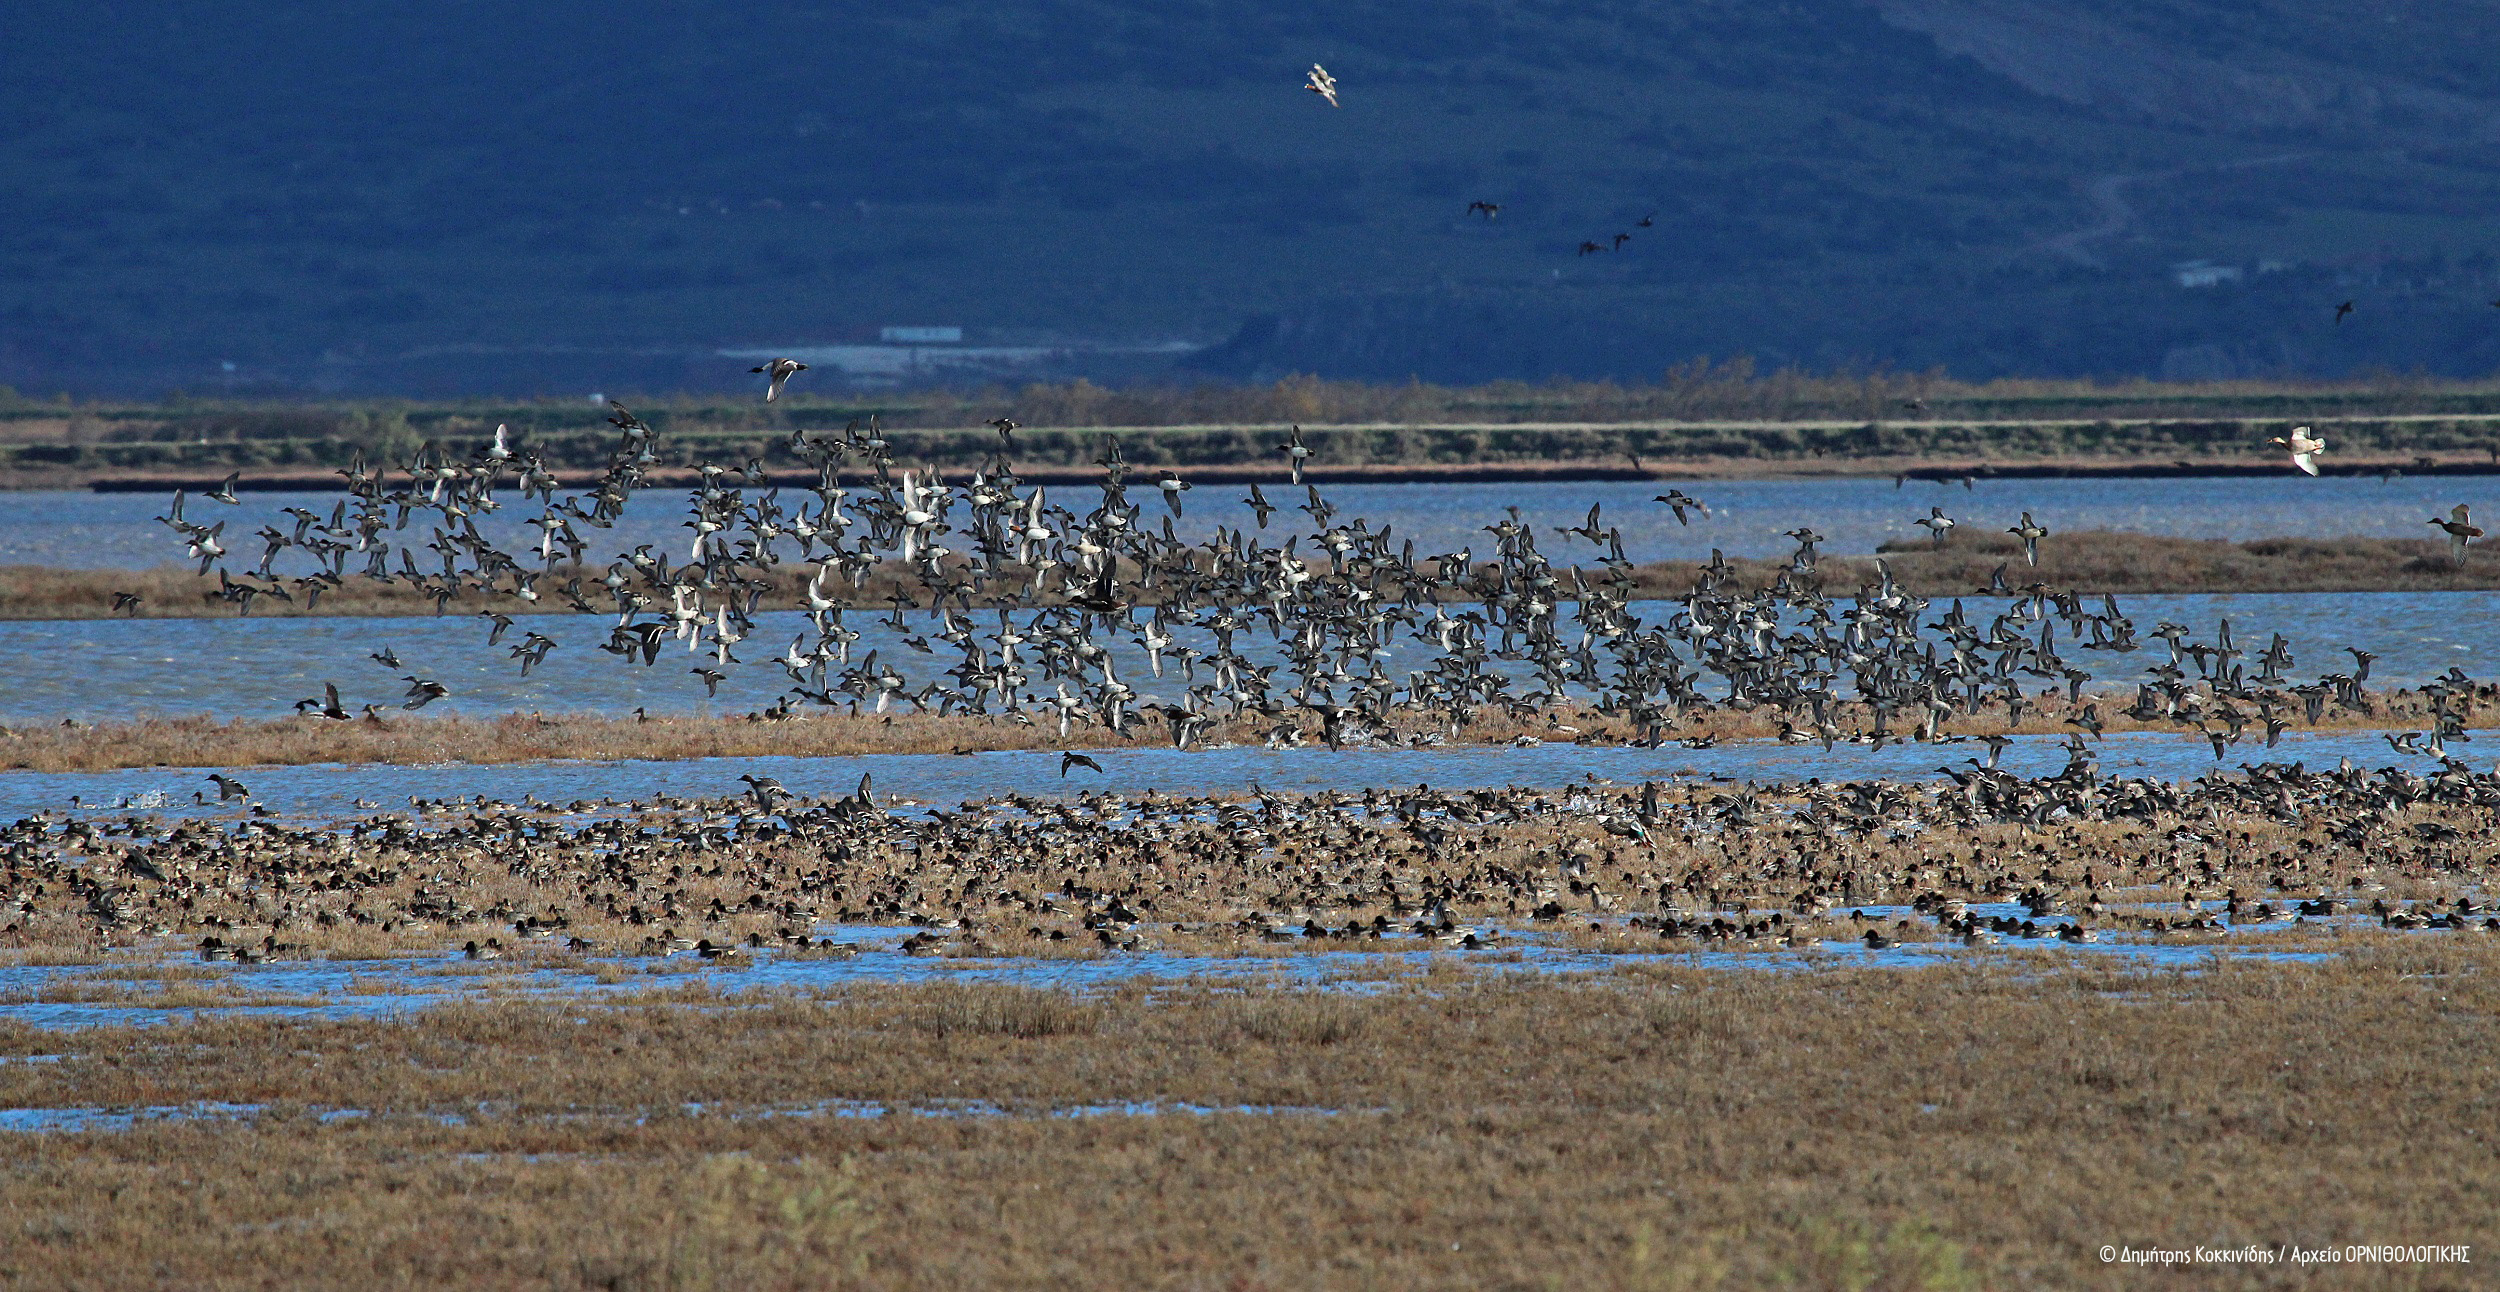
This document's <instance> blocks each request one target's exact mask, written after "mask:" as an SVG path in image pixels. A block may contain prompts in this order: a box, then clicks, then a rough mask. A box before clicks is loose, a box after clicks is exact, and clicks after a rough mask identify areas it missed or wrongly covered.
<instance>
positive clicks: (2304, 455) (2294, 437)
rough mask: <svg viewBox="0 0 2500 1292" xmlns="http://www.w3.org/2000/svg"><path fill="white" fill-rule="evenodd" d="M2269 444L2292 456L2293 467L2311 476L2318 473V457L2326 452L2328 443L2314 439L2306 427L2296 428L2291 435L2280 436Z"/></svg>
mask: <svg viewBox="0 0 2500 1292" xmlns="http://www.w3.org/2000/svg"><path fill="white" fill-rule="evenodd" d="M2267 442H2268V443H2270V444H2273V445H2275V446H2276V447H2278V448H2280V449H2282V450H2283V451H2284V452H2286V453H2289V454H2291V455H2292V465H2293V466H2296V467H2299V468H2300V469H2301V470H2303V471H2306V472H2308V473H2309V474H2310V475H2316V474H2317V473H2318V462H2317V457H2318V455H2319V454H2321V453H2324V452H2326V441H2324V440H2321V439H2316V438H2313V437H2312V436H2311V435H2310V434H2309V428H2308V427H2306V426H2295V427H2293V428H2292V433H2291V434H2290V435H2278V436H2276V437H2274V438H2273V439H2272V440H2269V441H2267Z"/></svg>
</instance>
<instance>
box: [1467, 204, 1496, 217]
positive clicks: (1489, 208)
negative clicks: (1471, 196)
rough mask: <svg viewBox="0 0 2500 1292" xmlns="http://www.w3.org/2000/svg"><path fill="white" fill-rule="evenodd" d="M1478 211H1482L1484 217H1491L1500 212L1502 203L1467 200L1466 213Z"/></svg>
mask: <svg viewBox="0 0 2500 1292" xmlns="http://www.w3.org/2000/svg"><path fill="white" fill-rule="evenodd" d="M1479 212H1481V213H1483V215H1484V218H1485V219H1488V220H1490V219H1493V218H1494V217H1496V216H1499V215H1500V214H1501V213H1502V204H1501V203H1499V202H1469V203H1468V204H1467V214H1469V215H1475V214H1477V213H1479Z"/></svg>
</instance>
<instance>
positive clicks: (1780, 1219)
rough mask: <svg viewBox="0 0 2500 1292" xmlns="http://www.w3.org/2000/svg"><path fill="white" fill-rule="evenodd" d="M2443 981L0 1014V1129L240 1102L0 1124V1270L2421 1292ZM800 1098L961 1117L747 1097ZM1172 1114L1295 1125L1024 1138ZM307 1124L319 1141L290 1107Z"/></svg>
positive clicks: (2333, 961)
mask: <svg viewBox="0 0 2500 1292" xmlns="http://www.w3.org/2000/svg"><path fill="white" fill-rule="evenodd" d="M2495 968H2500V960H2496V959H2495V955H2494V952H2493V951H2492V950H2491V949H2490V948H2488V947H2477V946H2472V945H2469V944H2464V943H2441V944H2436V945H2420V944H2406V945H2401V946H2393V945H2391V946H2385V947H2380V946H2375V945H2373V946H2371V947H2367V948H2362V949H2356V950H2354V951H2351V952H2349V953H2346V954H2339V955H2336V956H2333V957H2331V958H2330V959H2329V960H2327V961H2326V962H2324V963H2320V964H2264V965H2232V964H2229V963H2223V964H2218V965H2216V966H2215V967H2214V968H2213V969H2211V970H2208V971H2206V972H2202V973H2198V974H2194V975H2168V974H2122V973H2111V972H2108V971H2105V970H2095V969H2091V968H2088V967H2082V966H2069V965H2066V964H2064V963H2062V962H2060V961H2058V960H2056V959H2053V958H2048V959H2043V960H2042V961H2041V962H2040V963H2038V964H2024V965H2021V966H2019V967H2011V968H2006V967H1999V968H1984V967H1976V966H1966V967H1954V968H1940V969H1931V970H1921V971H1916V972H1902V971H1852V970H1826V971H1820V972H1808V973H1791V974H1768V973H1724V972H1723V973H1715V974H1714V973H1706V972H1698V971H1690V970H1678V969H1669V968H1655V967H1643V968H1640V969H1637V970H1629V971H1625V972H1619V973H1614V974H1608V975H1601V976H1599V977H1597V978H1594V979H1589V980H1577V981H1570V982H1552V981H1523V980H1517V979H1503V978H1492V977H1476V976H1472V975H1468V974H1464V973H1461V972H1455V971H1451V972H1440V973H1435V974H1432V975H1429V976H1427V977H1425V978H1422V979H1419V980H1414V981H1411V982H1408V983H1405V984H1402V985H1392V986H1390V987H1389V988H1388V989H1386V990H1383V991H1380V992H1377V993H1375V994H1366V995H1351V994H1331V993H1319V992H1311V991H1289V990H1256V991H1252V992H1250V993H1248V994H1246V995H1245V994H1241V993H1238V992H1234V991H1215V990H1201V989H1192V988H1185V987H1181V988H1165V989H1160V990H1158V991H1156V992H1154V993H1153V994H1152V996H1151V997H1149V995H1148V994H1147V993H1145V992H1142V991H1123V992H1115V993H1112V994H1109V995H1106V996H1096V997H1086V998H1077V997H1071V996H1067V995H1063V994H1058V993H1052V992H1040V991H1026V990H1020V989H1015V988H1006V987H994V986H946V985H940V986H931V987H919V988H883V989H866V988H864V989H858V990H853V991H846V992H839V993H833V994H807V993H786V992H785V993H769V994H757V995H746V994H733V995H719V994H713V993H711V992H709V991H708V990H698V991H694V992H689V993H682V994H681V995H680V996H679V999H678V1001H677V1003H670V1004H651V1005H637V1006H628V1007H622V1008H604V1007H603V1008H588V1009H585V1008H583V1007H582V1006H579V1005H562V1006H548V1005H535V1004H482V1005H477V1006H466V1007H454V1008H442V1009H435V1010H430V1011H426V1012H423V1013H418V1014H415V1015H413V1016H410V1017H408V1018H406V1019H404V1020H402V1021H392V1022H379V1021H376V1022H353V1023H320V1022H287V1021H265V1020H214V1021H202V1022H193V1023H177V1024H172V1025H168V1026H164V1027H153V1028H143V1029H131V1030H114V1029H108V1030H99V1031H92V1032H85V1033H79V1034H74V1035H68V1036H61V1035H49V1034H41V1033H36V1032H32V1031H29V1030H26V1029H23V1028H10V1029H4V1030H0V1048H4V1049H6V1050H8V1051H11V1052H14V1053H19V1054H25V1053H52V1054H58V1053H64V1052H66V1053H67V1055H68V1057H67V1058H65V1059H64V1060H62V1061H59V1062H51V1063H42V1064H11V1065H7V1066H5V1067H0V1102H5V1103H6V1104H7V1105H8V1106H11V1107H20V1108H50V1107H96V1106H131V1105H163V1104H177V1103H185V1102H192V1101H220V1102H225V1103H234V1104H255V1105H261V1106H263V1107H264V1108H265V1109H266V1110H267V1111H265V1112H264V1113H262V1114H260V1115H258V1116H255V1117H251V1118H249V1119H248V1120H246V1121H243V1122H241V1123H239V1124H219V1123H205V1124H201V1123H182V1122H164V1123H154V1124H143V1125H142V1126H141V1127H140V1128H139V1129H134V1130H130V1131H125V1132H100V1133H81V1134H57V1135H44V1134H20V1135H5V1136H0V1170H5V1171H6V1173H7V1176H8V1178H9V1179H10V1181H11V1183H10V1186H9V1187H8V1188H7V1189H6V1190H0V1231H5V1232H6V1233H8V1234H9V1235H10V1236H11V1238H10V1241H9V1242H8V1243H6V1244H0V1278H6V1279H8V1280H9V1281H11V1282H12V1283H22V1284H25V1285H27V1286H107V1285H113V1286H131V1285H136V1284H148V1285H171V1286H184V1287H200V1288H220V1287H242V1286H253V1287H271V1286H278V1287H293V1286H340V1285H348V1284H364V1285H371V1284H381V1283H396V1282H415V1283H422V1284H428V1285H435V1286H446V1285H460V1286H468V1287H523V1286H526V1287H551V1286H552V1287H586V1288H613V1289H628V1288H632V1289H641V1288H709V1287H732V1286H735V1287H743V1288H784V1287H788V1288H798V1287H811V1288H812V1287H826V1286H854V1287H917V1288H953V1287H963V1288H991V1287H1010V1286H1013V1287H1071V1288H1073V1287H1088V1288H1090V1287H1102V1286H1128V1287H1136V1286H1223V1287H1240V1288H1266V1287H1274V1288H1286V1287H1293V1288H1337V1287H1344V1288H1354V1287H1380V1286H1388V1285H1396V1286H1467V1287H1487V1288H1523V1289H1524V1288H1542V1287H1555V1286H1561V1287H1597V1288H1674V1289H1720V1288H1743V1287H1764V1286H1802V1287H1816V1288H1839V1287H1849V1288H1881V1289H1922V1290H1928V1292H1948V1290H1951V1289H1966V1288H2013V1287H2064V1288H2075V1287H2109V1288H2118V1287H2138V1286H2142V1284H2143V1283H2144V1281H2145V1280H2146V1279H2147V1278H2159V1279H2162V1280H2163V1281H2165V1282H2168V1281H2172V1280H2180V1279H2186V1280H2192V1281H2193V1283H2194V1285H2195V1286H2199V1287H2231V1288H2241V1287H2245V1288H2261V1287H2281V1286H2288V1285H2293V1284H2300V1285H2306V1283H2307V1282H2308V1276H2307V1273H2306V1272H2305V1271H2301V1270H2296V1269H2292V1268H2289V1267H2287V1266H2284V1265H2277V1266H2272V1267H2263V1266H2259V1267H2247V1266H2201V1267H2193V1268H2186V1269H2178V1268H2174V1269H2168V1270H2162V1271H2157V1272H2156V1271H2147V1270H2145V1269H2142V1268H2141V1267H2137V1266H2133V1265H2123V1264H2117V1263H2105V1261H2104V1260H2103V1257H2102V1256H2101V1251H2102V1249H2103V1247H2104V1246H2105V1245H2106V1246H2124V1247H2130V1248H2135V1249H2144V1248H2189V1247H2195V1246H2207V1247H2217V1248H2233V1247H2239V1246H2242V1245H2250V1244H2253V1245H2256V1246H2258V1247H2262V1248H2267V1249H2270V1250H2271V1249H2274V1248H2277V1247H2279V1246H2282V1245H2289V1244H2297V1245H2300V1246H2302V1247H2308V1248H2317V1247H2324V1246H2336V1247H2341V1246H2342V1245H2344V1244H2348V1243H2357V1242H2368V1243H2437V1244H2469V1243H2470V1244H2475V1245H2476V1246H2475V1250H2474V1253H2473V1256H2474V1258H2475V1260H2476V1265H2473V1266H2462V1267H2460V1266H2453V1265H2452V1266H2446V1267H2435V1266H2403V1265H2399V1266H2379V1267H2371V1268H2368V1269H2367V1270H2366V1271H2353V1270H2346V1271H2344V1273H2343V1274H2342V1275H2341V1276H2340V1277H2338V1278H2336V1279H2335V1282H2336V1283H2337V1285H2359V1284H2361V1283H2365V1282H2366V1284H2367V1285H2368V1286H2373V1287H2398V1288H2436V1287H2455V1286H2462V1285H2464V1284H2466V1283H2470V1282H2474V1281H2478V1279H2479V1275H2476V1274H2475V1273H2474V1271H2475V1270H2476V1269H2478V1268H2479V1267H2480V1265H2481V1263H2483V1262H2485V1261H2487V1260H2488V1259H2489V1254H2488V1253H2487V1252H2486V1251H2485V1250H2484V1246H2483V1245H2484V1244H2485V1243H2487V1241H2488V1234H2487V1230H2488V1224H2487V1219H2488V1217H2489V1216H2490V1215H2492V1214H2493V1213H2494V1211H2495V1209H2500V1169H2495V1163H2494V1159H2493V1155H2492V1152H2491V1149H2490V1146H2489V1145H2488V1144H2487V1143H2486V1142H2485V1140H2486V1138H2487V1136H2486V1135H2484V1134H2482V1133H2480V1132H2477V1131H2476V1130H2475V1129H2474V1128H2475V1127H2478V1126H2488V1124H2489V1121H2490V1117H2489V1112H2490V1109H2489V1093H2488V1091H2487V1089H2486V1085H2487V1082H2486V1081H2485V1079H2484V1073H2485V1072H2486V1070H2487V1068H2488V1065H2489V1063H2490V1061H2491V1058H2492V1055H2493V1053H2494V1048H2495V1044H2496V1043H2500V1034H2495V1031H2494V1026H2493V1024H2492V1019H2493V1018H2494V1017H2495V1016H2500V974H2495V973H2494V972H2493V970H2494V969H2495ZM727 977H728V978H729V979H731V980H734V975H729V976H727ZM827 1100H861V1101H874V1102H875V1103H877V1104H880V1105H888V1106H894V1107H898V1108H900V1107H912V1106H920V1107H933V1108H960V1107H962V1106H963V1105H964V1101H985V1102H986V1103H989V1104H993V1105H996V1106H997V1107H998V1108H1000V1109H1001V1110H1003V1111H1004V1112H1005V1114H1006V1115H1001V1116H937V1117H927V1116H911V1115H902V1114H900V1113H897V1114H894V1115H887V1116H883V1117H877V1118H873V1119H870V1118H859V1117H850V1118H842V1117H832V1116H813V1117H810V1116H786V1115H783V1116H764V1115H762V1114H766V1113H771V1112H775V1111H782V1110H788V1109H791V1108H794V1107H804V1106H808V1105H812V1104H819V1103H821V1102H822V1101H827ZM1184 1102H1185V1103H1188V1104H1192V1105H1196V1106H1199V1107H1204V1108H1210V1109H1218V1110H1225V1109H1236V1108H1242V1107H1249V1108H1255V1109H1271V1108H1288V1109H1324V1110H1330V1111H1329V1112H1327V1113H1325V1114H1322V1113H1300V1114H1296V1113H1283V1114H1263V1113H1257V1112H1225V1111H1218V1112H1214V1113H1212V1114H1209V1115H1192V1114H1189V1113H1183V1112H1164V1113H1161V1114H1159V1115H1118V1114H1109V1115H1092V1116H1078V1117H1068V1116H1052V1115H1049V1114H1050V1113H1051V1112H1052V1111H1054V1110H1064V1109H1069V1108H1076V1107H1087V1106H1090V1107H1097V1108H1100V1107H1106V1106H1120V1105H1145V1104H1152V1105H1157V1106H1163V1107H1168V1106H1170V1105H1173V1104H1176V1103H1184ZM696 1105H699V1111H693V1112H690V1111H689V1108H690V1106H696ZM339 1108H346V1109H356V1110H360V1111H362V1112H364V1113H365V1114H366V1115H365V1116H362V1117H357V1118H353V1119H349V1120H329V1121H325V1120H321V1119H318V1118H317V1117H316V1116H315V1115H314V1114H315V1113H317V1112H319V1111H320V1110H324V1109H339ZM446 1118H450V1119H451V1120H448V1121H446V1120H445V1119H446ZM106 1199H110V1205H105V1200H106Z"/></svg>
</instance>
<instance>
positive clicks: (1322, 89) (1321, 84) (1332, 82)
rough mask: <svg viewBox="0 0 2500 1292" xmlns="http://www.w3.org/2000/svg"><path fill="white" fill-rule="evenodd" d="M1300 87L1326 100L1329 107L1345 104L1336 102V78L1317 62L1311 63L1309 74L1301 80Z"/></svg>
mask: <svg viewBox="0 0 2500 1292" xmlns="http://www.w3.org/2000/svg"><path fill="white" fill-rule="evenodd" d="M1302 88H1303V89H1306V90H1309V91H1310V92H1311V93H1313V94H1316V95H1318V96H1319V97H1321V98H1323V99H1326V100H1328V106H1329V107H1332V108H1336V107H1343V106H1345V105H1343V104H1341V103H1339V102H1337V78H1336V77H1333V76H1330V75H1329V74H1328V69H1327V68H1325V67H1322V66H1320V65H1319V64H1317V63H1313V64H1311V74H1310V75H1309V76H1308V77H1307V78H1305V79H1304V80H1303V83H1302Z"/></svg>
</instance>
